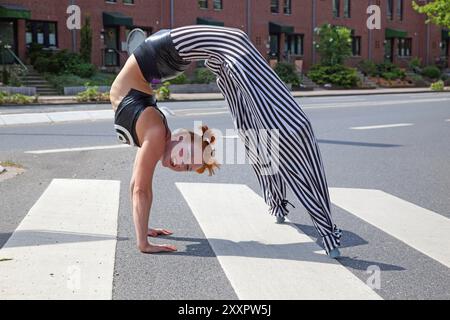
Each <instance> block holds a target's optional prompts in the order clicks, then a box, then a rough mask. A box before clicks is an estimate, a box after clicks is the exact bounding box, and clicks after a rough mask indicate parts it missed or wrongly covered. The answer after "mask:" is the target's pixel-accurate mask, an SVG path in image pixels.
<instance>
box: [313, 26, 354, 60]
mask: <svg viewBox="0 0 450 320" xmlns="http://www.w3.org/2000/svg"><path fill="white" fill-rule="evenodd" d="M314 32H315V34H316V39H317V40H316V41H315V42H314V46H315V48H316V50H317V52H318V53H319V55H320V63H321V64H322V65H327V66H332V65H336V64H343V62H344V60H345V59H346V58H348V57H349V56H350V55H351V54H352V38H351V30H350V29H348V28H346V27H342V26H334V25H331V24H324V25H322V26H320V27H319V28H315V29H314Z"/></svg>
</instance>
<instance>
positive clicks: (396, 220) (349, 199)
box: [330, 188, 450, 267]
mask: <svg viewBox="0 0 450 320" xmlns="http://www.w3.org/2000/svg"><path fill="white" fill-rule="evenodd" d="M330 196H331V201H332V202H333V203H334V204H336V205H337V206H339V207H341V208H342V209H344V210H346V211H348V212H350V213H351V214H353V215H355V216H357V217H359V218H361V219H363V220H365V221H366V222H368V223H370V224H372V225H374V226H375V227H377V228H379V229H381V230H382V231H384V232H386V233H388V234H390V235H391V236H393V237H395V238H397V239H399V240H401V241H402V242H404V243H406V244H407V245H409V246H411V247H413V248H415V249H416V250H419V251H421V252H422V253H424V254H426V255H428V256H429V257H431V258H433V259H435V260H437V261H439V262H440V263H442V264H444V265H445V266H447V267H450V250H449V247H450V220H449V219H448V218H446V217H444V216H442V215H440V214H437V213H435V212H433V211H431V210H427V209H424V208H422V207H419V206H417V205H415V204H412V203H410V202H408V201H405V200H403V199H400V198H397V197H395V196H393V195H390V194H388V193H385V192H383V191H380V190H371V189H352V188H330Z"/></svg>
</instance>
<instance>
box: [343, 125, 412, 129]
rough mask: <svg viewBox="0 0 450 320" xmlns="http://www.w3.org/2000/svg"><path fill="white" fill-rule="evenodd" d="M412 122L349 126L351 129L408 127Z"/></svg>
mask: <svg viewBox="0 0 450 320" xmlns="http://www.w3.org/2000/svg"><path fill="white" fill-rule="evenodd" d="M413 125H414V123H395V124H383V125H377V126H366V127H351V128H350V129H352V130H372V129H384V128H398V127H410V126H413Z"/></svg>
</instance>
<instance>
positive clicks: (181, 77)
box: [170, 73, 189, 84]
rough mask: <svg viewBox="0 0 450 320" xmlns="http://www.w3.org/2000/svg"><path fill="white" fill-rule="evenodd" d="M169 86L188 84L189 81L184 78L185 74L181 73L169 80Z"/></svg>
mask: <svg viewBox="0 0 450 320" xmlns="http://www.w3.org/2000/svg"><path fill="white" fill-rule="evenodd" d="M170 83H171V84H187V83H189V80H188V78H187V76H186V74H184V73H182V74H180V75H179V76H178V77H176V78H174V79H171V80H170Z"/></svg>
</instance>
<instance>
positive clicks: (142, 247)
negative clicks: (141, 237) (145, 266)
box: [139, 242, 177, 253]
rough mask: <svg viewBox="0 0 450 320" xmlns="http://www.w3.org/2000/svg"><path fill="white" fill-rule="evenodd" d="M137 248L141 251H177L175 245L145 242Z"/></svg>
mask: <svg viewBox="0 0 450 320" xmlns="http://www.w3.org/2000/svg"><path fill="white" fill-rule="evenodd" d="M139 250H140V251H141V252H142V253H158V252H173V251H177V247H175V246H172V245H168V244H163V245H156V244H151V243H148V242H147V243H146V244H144V245H140V246H139Z"/></svg>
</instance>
